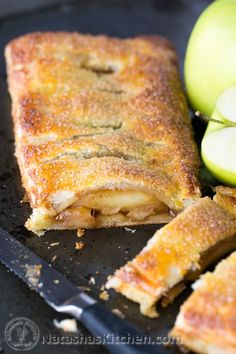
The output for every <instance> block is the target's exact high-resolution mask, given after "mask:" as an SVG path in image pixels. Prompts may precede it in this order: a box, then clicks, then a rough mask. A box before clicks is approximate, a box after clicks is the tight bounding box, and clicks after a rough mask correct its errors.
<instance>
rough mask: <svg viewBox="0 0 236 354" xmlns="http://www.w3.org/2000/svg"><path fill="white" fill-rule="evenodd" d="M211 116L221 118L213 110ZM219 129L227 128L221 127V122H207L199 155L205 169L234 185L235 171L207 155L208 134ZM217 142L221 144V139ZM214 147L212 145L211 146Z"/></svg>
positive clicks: (235, 179)
mask: <svg viewBox="0 0 236 354" xmlns="http://www.w3.org/2000/svg"><path fill="white" fill-rule="evenodd" d="M211 116H212V117H214V118H216V119H218V120H221V119H222V116H221V115H220V113H219V112H218V111H217V110H215V111H214V112H213V113H212V115H211ZM221 129H227V128H224V127H222V124H220V123H214V122H209V123H208V126H207V130H206V132H205V135H204V137H203V139H202V144H201V155H202V160H203V162H204V164H205V165H206V167H207V169H208V170H209V171H210V172H211V173H212V175H213V176H215V177H216V178H217V179H218V180H219V181H221V182H223V183H225V184H227V185H229V186H231V187H236V172H234V171H232V170H230V169H225V168H223V167H222V166H220V165H219V164H217V163H216V162H215V161H213V160H212V159H209V157H208V153H207V151H208V148H209V143H210V142H209V139H208V135H209V134H211V133H213V134H214V131H217V130H221ZM235 140H236V134H235ZM218 144H222V142H221V141H219V142H218ZM212 148H213V149H214V147H212ZM222 149H223V144H222ZM235 165H236V155H235Z"/></svg>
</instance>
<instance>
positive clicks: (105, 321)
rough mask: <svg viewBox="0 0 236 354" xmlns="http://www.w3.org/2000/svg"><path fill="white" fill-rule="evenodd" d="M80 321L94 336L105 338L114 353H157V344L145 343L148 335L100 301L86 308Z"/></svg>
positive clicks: (108, 347) (105, 342) (107, 346)
mask: <svg viewBox="0 0 236 354" xmlns="http://www.w3.org/2000/svg"><path fill="white" fill-rule="evenodd" d="M80 321H81V323H82V324H83V325H84V326H85V327H86V328H87V329H88V330H89V331H90V332H91V333H92V334H93V335H94V336H98V337H101V338H102V339H104V343H103V344H104V345H105V346H106V348H107V350H108V351H109V352H110V353H112V354H141V353H142V354H149V353H150V354H154V353H157V351H156V346H155V345H153V344H148V343H145V338H146V342H147V338H148V337H147V336H145V335H144V334H141V333H140V332H139V331H138V330H137V329H136V328H134V327H133V326H131V325H130V324H129V323H127V322H125V321H123V320H122V319H121V318H119V317H117V316H116V315H114V314H113V313H112V312H111V311H110V310H108V309H106V308H105V307H104V306H102V305H101V304H99V303H95V304H93V305H90V306H88V307H86V308H84V309H83V312H82V314H81V316H80ZM112 339H113V344H111V341H112ZM114 340H115V343H114Z"/></svg>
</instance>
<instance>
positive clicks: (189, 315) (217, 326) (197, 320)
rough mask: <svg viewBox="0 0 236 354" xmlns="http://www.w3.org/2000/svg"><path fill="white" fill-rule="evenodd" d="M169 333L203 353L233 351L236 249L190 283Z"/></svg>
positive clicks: (235, 344)
mask: <svg viewBox="0 0 236 354" xmlns="http://www.w3.org/2000/svg"><path fill="white" fill-rule="evenodd" d="M193 289H194V292H193V293H192V295H191V296H190V297H189V298H188V299H187V301H186V302H185V303H184V304H183V305H182V306H181V310H180V313H179V315H178V317H177V320H176V323H175V326H174V328H173V330H172V331H171V333H170V335H171V336H173V337H176V336H178V337H180V338H181V341H182V344H183V346H185V347H186V348H188V349H190V350H193V351H195V352H197V353H202V354H235V353H236V325H235V324H236V252H234V253H232V254H231V255H230V256H229V257H228V258H226V259H225V260H223V261H221V262H220V263H219V264H218V265H217V267H216V269H215V271H214V272H213V273H210V272H208V273H206V274H204V275H203V276H201V278H200V279H199V280H198V281H196V283H195V284H194V285H193Z"/></svg>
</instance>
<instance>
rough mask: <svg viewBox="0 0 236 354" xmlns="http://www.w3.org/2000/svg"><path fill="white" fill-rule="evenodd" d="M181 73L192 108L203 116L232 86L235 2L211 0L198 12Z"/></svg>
mask: <svg viewBox="0 0 236 354" xmlns="http://www.w3.org/2000/svg"><path fill="white" fill-rule="evenodd" d="M184 73H185V83H186V88H187V94H188V97H189V101H190V103H191V104H192V107H193V108H194V109H196V110H199V111H201V112H203V113H205V114H207V115H210V114H211V113H212V112H213V111H214V109H215V104H216V100H217V98H218V96H219V94H220V93H221V92H222V91H223V90H225V89H227V88H229V87H232V86H233V85H235V86H236V0H217V1H214V2H213V3H212V4H211V5H210V6H208V7H207V9H206V10H205V11H204V12H203V13H202V15H201V16H200V18H199V19H198V21H197V23H196V25H195V27H194V29H193V32H192V34H191V36H190V40H189V43H188V47H187V53H186V60H185V68H184Z"/></svg>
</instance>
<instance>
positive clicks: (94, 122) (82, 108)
mask: <svg viewBox="0 0 236 354" xmlns="http://www.w3.org/2000/svg"><path fill="white" fill-rule="evenodd" d="M5 56H6V61H7V73H8V85H9V91H10V94H11V97H12V115H13V118H14V129H15V138H16V155H17V159H18V162H19V166H20V170H21V175H22V180H23V185H24V187H25V189H26V192H27V195H28V198H29V200H30V203H31V206H32V208H44V209H47V210H51V212H52V213H53V207H52V203H51V199H50V198H51V196H52V195H53V194H54V193H55V192H57V191H58V190H60V191H65V190H66V191H67V190H69V191H73V192H74V193H76V195H78V196H79V195H80V194H81V193H86V192H88V191H90V190H98V189H127V188H128V189H138V190H143V191H146V192H148V193H151V194H153V195H156V196H157V198H158V199H160V200H162V201H163V202H165V203H167V205H168V206H169V207H170V208H173V209H176V210H181V209H182V208H183V207H184V206H185V205H186V204H188V203H189V202H192V201H193V200H195V199H197V198H199V196H200V190H199V184H198V163H199V161H198V155H197V150H196V146H195V143H194V140H193V133H192V129H191V124H190V120H189V117H188V109H187V105H186V102H185V98H184V95H183V93H182V90H181V84H180V80H179V74H178V67H177V57H176V53H175V51H174V50H173V48H172V46H171V44H170V43H169V42H168V41H167V40H165V39H163V38H161V37H158V36H146V37H137V38H133V39H126V40H121V39H117V38H108V37H106V36H91V35H80V34H78V33H66V32H45V33H40V32H39V33H32V34H28V35H25V36H22V37H20V38H17V39H15V40H13V41H11V42H10V43H9V44H8V45H7V46H6V50H5ZM144 223H145V222H144Z"/></svg>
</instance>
